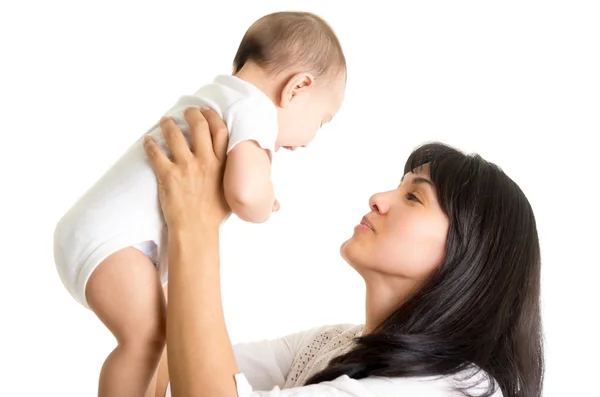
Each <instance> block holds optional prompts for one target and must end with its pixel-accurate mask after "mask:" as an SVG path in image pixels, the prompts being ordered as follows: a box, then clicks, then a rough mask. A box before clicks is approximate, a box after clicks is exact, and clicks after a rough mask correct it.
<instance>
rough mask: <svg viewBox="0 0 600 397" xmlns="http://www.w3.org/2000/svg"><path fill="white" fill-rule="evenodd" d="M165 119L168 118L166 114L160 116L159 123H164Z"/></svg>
mask: <svg viewBox="0 0 600 397" xmlns="http://www.w3.org/2000/svg"><path fill="white" fill-rule="evenodd" d="M167 120H169V118H168V117H167V116H162V117H161V118H160V122H161V124H162V123H165V122H166V121H167Z"/></svg>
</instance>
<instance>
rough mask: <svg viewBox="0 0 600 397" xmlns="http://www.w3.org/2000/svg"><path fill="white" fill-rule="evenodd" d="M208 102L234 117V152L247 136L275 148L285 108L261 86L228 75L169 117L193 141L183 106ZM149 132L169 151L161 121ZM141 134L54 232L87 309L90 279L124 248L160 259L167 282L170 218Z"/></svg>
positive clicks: (60, 258)
mask: <svg viewBox="0 0 600 397" xmlns="http://www.w3.org/2000/svg"><path fill="white" fill-rule="evenodd" d="M202 106H209V107H211V108H212V109H214V110H215V111H216V112H217V113H219V115H220V116H221V117H222V118H223V119H224V120H225V122H226V123H227V127H228V128H229V133H230V137H229V144H228V153H229V151H230V150H231V149H232V148H233V147H234V146H235V145H237V144H238V143H239V142H242V141H245V140H254V141H256V142H258V144H259V145H260V146H262V147H263V148H265V149H268V150H271V151H273V150H274V148H275V142H276V140H277V134H278V121H277V109H276V107H275V105H274V104H273V102H272V101H271V100H270V99H269V98H268V97H267V96H266V95H265V94H264V93H263V92H262V91H260V90H259V89H258V88H257V87H255V86H254V85H252V84H250V83H248V82H245V81H243V80H241V79H239V78H237V77H234V76H227V75H222V76H217V77H216V78H215V79H214V82H213V83H212V84H207V85H205V86H203V87H201V88H200V89H199V90H198V91H196V92H195V93H194V94H193V95H186V96H183V97H181V98H180V99H179V101H177V103H176V104H175V105H174V106H173V107H172V108H171V109H169V110H168V111H167V112H166V115H167V116H170V117H172V118H173V119H174V120H175V122H176V123H177V124H178V125H179V127H180V128H181V130H182V131H183V132H184V134H186V136H187V137H188V141H189V128H188V126H187V123H186V122H185V117H184V115H183V112H184V110H185V109H186V108H188V107H202ZM157 120H158V117H157ZM146 134H148V135H150V136H152V137H153V138H154V139H155V140H156V141H157V142H158V143H159V144H160V146H161V147H162V148H163V150H165V152H167V153H169V151H168V148H167V145H166V143H165V140H164V137H163V136H162V132H161V129H160V125H159V123H158V122H157V123H156V124H155V125H154V126H153V127H152V128H150V130H149V131H147V133H146ZM141 138H142V137H140V139H139V140H137V141H136V142H135V143H134V144H133V145H132V146H131V147H130V148H129V149H128V150H127V152H126V153H124V154H123V156H122V157H121V158H120V159H119V160H118V161H117V162H116V163H115V164H114V165H113V166H112V167H111V168H110V169H109V170H108V171H107V172H106V173H105V174H104V175H103V176H102V178H101V179H100V180H98V181H97V182H96V183H95V184H94V185H93V186H92V187H91V188H90V189H89V190H88V191H87V192H86V193H85V195H83V196H82V197H81V198H80V199H79V200H78V201H77V202H76V203H75V204H74V205H73V207H72V208H71V209H70V210H69V212H67V214H66V215H65V216H64V217H63V218H62V219H61V220H60V221H59V223H58V225H57V227H56V230H55V233H54V257H55V262H56V266H57V269H58V273H59V275H60V277H61V280H62V281H63V284H64V285H65V287H66V288H67V290H68V291H69V292H70V293H71V295H73V296H74V297H75V299H76V300H78V301H79V302H80V303H81V304H83V305H84V306H86V307H87V302H86V299H85V286H86V284H87V281H88V278H89V277H90V275H91V274H92V272H93V271H94V269H95V268H96V266H98V265H99V264H100V263H101V262H102V261H103V260H104V259H105V258H106V257H108V256H109V255H111V254H112V253H114V252H117V251H119V250H121V249H123V248H126V247H129V246H134V247H136V248H138V249H140V250H141V251H143V252H144V253H146V254H147V255H148V256H149V257H150V258H151V259H152V260H153V262H154V263H160V265H159V270H160V275H161V279H162V281H163V283H164V282H166V280H167V266H166V255H164V253H163V252H162V250H161V249H160V248H161V246H162V245H164V244H163V243H162V242H163V241H165V240H164V239H165V234H166V233H165V230H166V229H165V223H164V220H163V217H162V212H161V211H160V203H159V200H158V195H157V183H156V176H155V175H154V171H153V170H152V167H151V166H150V164H149V163H148V159H147V157H146V153H145V152H144V148H143V140H142V139H141ZM249 166H251V165H249ZM165 251H166V250H165Z"/></svg>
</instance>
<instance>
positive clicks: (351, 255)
mask: <svg viewBox="0 0 600 397" xmlns="http://www.w3.org/2000/svg"><path fill="white" fill-rule="evenodd" d="M356 248H357V247H356V242H355V241H353V238H352V237H350V238H349V239H348V240H346V241H344V242H343V243H342V245H341V246H340V255H341V256H342V259H344V260H345V261H346V262H347V263H348V264H349V265H350V266H351V267H353V268H354V269H356V266H355V265H356V263H358V261H357V260H356V259H357V257H356V254H357V252H356Z"/></svg>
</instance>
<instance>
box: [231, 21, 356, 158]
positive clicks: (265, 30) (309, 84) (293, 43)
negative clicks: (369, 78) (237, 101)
mask: <svg viewBox="0 0 600 397" xmlns="http://www.w3.org/2000/svg"><path fill="white" fill-rule="evenodd" d="M233 73H234V74H235V75H236V76H238V77H240V78H242V79H244V80H246V81H249V82H251V83H252V84H254V85H256V86H257V87H258V88H260V89H261V90H262V91H263V92H265V94H267V95H268V96H269V97H270V98H271V99H272V100H273V102H274V103H275V105H276V106H277V108H278V113H279V135H278V139H277V146H278V147H280V146H282V147H285V148H288V149H295V148H297V147H301V146H306V145H308V144H309V143H310V142H311V141H312V139H313V138H314V137H315V135H316V133H317V131H318V129H319V128H320V127H321V126H322V125H323V124H325V123H328V122H329V121H331V119H332V118H333V116H334V115H335V114H336V113H337V111H338V110H339V108H340V106H341V104H342V101H343V99H344V94H345V88H346V59H345V57H344V53H343V51H342V47H341V45H340V42H339V41H338V39H337V37H336V35H335V33H334V31H333V29H332V28H331V27H330V26H329V25H328V24H327V23H326V22H325V21H324V20H323V19H321V18H319V17H318V16H316V15H314V14H311V13H308V12H277V13H274V14H269V15H266V16H264V17H262V18H260V19H259V20H258V21H256V22H255V23H254V24H253V25H252V26H251V27H250V28H249V29H248V31H247V32H246V34H245V35H244V38H243V39H242V42H241V43H240V46H239V48H238V52H237V54H236V56H235V58H234V61H233Z"/></svg>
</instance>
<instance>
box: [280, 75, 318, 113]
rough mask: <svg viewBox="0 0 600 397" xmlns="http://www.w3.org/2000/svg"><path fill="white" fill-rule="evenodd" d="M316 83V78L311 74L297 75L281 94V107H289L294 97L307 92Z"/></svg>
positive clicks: (289, 81)
mask: <svg viewBox="0 0 600 397" xmlns="http://www.w3.org/2000/svg"><path fill="white" fill-rule="evenodd" d="M314 83H315V78H314V77H313V75H312V74H310V73H296V74H295V75H293V76H292V77H290V79H289V80H288V82H287V83H286V84H285V86H284V87H283V90H282V92H281V100H280V103H279V106H280V107H282V108H285V107H287V106H288V105H289V104H290V102H291V101H292V100H293V99H294V97H295V96H296V95H298V94H301V93H302V92H303V91H306V90H307V89H308V88H309V87H311V86H312V85H313V84H314Z"/></svg>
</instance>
